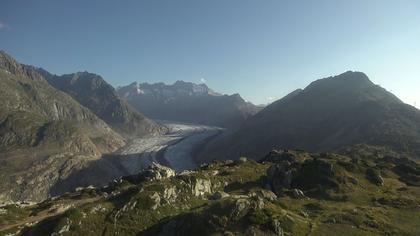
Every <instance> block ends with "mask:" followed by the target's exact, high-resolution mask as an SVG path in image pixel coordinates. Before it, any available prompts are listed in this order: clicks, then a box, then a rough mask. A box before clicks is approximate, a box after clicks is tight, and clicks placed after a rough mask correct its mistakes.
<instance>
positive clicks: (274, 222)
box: [271, 219, 284, 236]
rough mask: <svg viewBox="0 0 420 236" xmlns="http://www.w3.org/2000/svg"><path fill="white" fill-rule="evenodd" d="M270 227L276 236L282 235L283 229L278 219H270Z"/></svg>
mask: <svg viewBox="0 0 420 236" xmlns="http://www.w3.org/2000/svg"><path fill="white" fill-rule="evenodd" d="M271 227H272V229H273V231H274V232H275V233H276V235H277V236H284V231H283V228H282V227H281V223H280V221H279V220H277V219H273V220H272V221H271Z"/></svg>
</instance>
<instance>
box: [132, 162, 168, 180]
mask: <svg viewBox="0 0 420 236" xmlns="http://www.w3.org/2000/svg"><path fill="white" fill-rule="evenodd" d="M139 175H140V176H141V177H142V178H144V179H147V180H159V179H164V178H170V177H172V176H175V171H174V170H172V169H171V168H169V167H166V166H163V165H160V164H158V163H155V162H153V163H152V165H150V167H149V168H147V169H145V170H142V171H141V172H140V173H139Z"/></svg>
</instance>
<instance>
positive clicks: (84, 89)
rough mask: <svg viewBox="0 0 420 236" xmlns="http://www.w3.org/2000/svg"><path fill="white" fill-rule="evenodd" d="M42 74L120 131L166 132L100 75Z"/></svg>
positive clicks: (139, 133) (134, 133)
mask: <svg viewBox="0 0 420 236" xmlns="http://www.w3.org/2000/svg"><path fill="white" fill-rule="evenodd" d="M43 75H44V76H45V78H46V79H47V81H48V82H49V83H50V84H51V85H52V86H54V87H55V88H57V89H59V90H61V91H63V92H65V93H67V94H69V95H70V96H72V97H73V98H74V99H75V100H77V101H78V102H79V103H80V104H82V105H83V106H85V107H87V108H89V109H90V110H91V111H92V112H94V113H95V114H96V115H97V116H98V117H99V118H101V119H102V120H104V121H105V122H106V123H107V124H108V125H110V126H111V127H112V128H113V129H114V130H115V131H117V132H119V133H121V134H122V135H125V136H129V137H131V136H135V137H141V136H145V135H153V134H159V133H163V132H166V128H165V127H163V126H160V125H158V124H156V123H155V122H153V121H151V120H149V119H147V118H146V117H145V116H143V115H142V114H141V113H139V112H138V111H136V110H135V109H134V108H132V107H131V106H130V105H128V103H127V102H126V101H124V100H122V99H120V98H119V96H118V94H117V92H116V90H115V89H114V88H113V87H112V86H111V85H109V84H108V83H107V82H106V81H105V80H104V79H103V78H102V77H101V76H99V75H96V74H92V73H88V72H78V73H73V74H67V75H61V76H57V75H52V74H49V73H48V72H46V71H43Z"/></svg>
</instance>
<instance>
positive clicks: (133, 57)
mask: <svg viewBox="0 0 420 236" xmlns="http://www.w3.org/2000/svg"><path fill="white" fill-rule="evenodd" d="M0 6H1V7H0V49H2V50H5V51H6V52H7V53H9V54H10V55H11V56H13V57H15V58H16V59H17V60H19V61H20V62H22V63H25V64H31V65H35V66H39V67H42V68H44V69H46V70H48V71H50V72H52V73H56V74H65V73H72V72H77V71H85V70H86V71H89V72H92V73H96V74H99V75H101V76H103V77H104V78H105V80H107V81H108V82H109V83H110V84H112V85H113V86H115V87H117V86H123V85H127V84H130V83H132V82H134V81H137V82H149V83H156V82H164V83H167V84H172V83H173V82H175V81H176V80H184V81H189V82H195V83H201V82H205V83H206V84H207V85H208V86H209V87H210V88H212V89H214V90H215V91H217V92H221V93H224V94H233V93H239V94H240V95H241V96H242V97H243V98H244V99H246V100H248V101H251V102H252V103H254V104H266V103H269V102H271V101H273V100H275V99H279V98H281V97H283V96H285V95H286V94H288V93H289V92H291V91H293V90H295V89H298V88H304V87H306V86H307V85H308V84H309V83H310V82H312V81H314V80H317V79H321V78H325V77H329V76H334V75H338V74H341V73H343V72H345V71H348V70H352V71H361V72H364V73H366V74H367V75H368V76H369V78H370V79H371V80H372V82H374V83H375V84H379V85H380V86H382V87H384V88H385V89H387V90H388V91H391V92H392V93H394V94H395V95H396V96H398V97H399V98H400V99H402V100H403V101H404V102H406V103H407V104H410V105H415V104H417V105H416V106H417V107H419V106H420V105H419V104H420V94H419V93H418V90H419V88H420V67H419V66H418V64H419V62H420V53H419V52H420V44H419V43H418V42H420V27H418V25H419V23H420V15H419V14H418V12H420V2H418V1H399V2H394V1H379V0H376V1H369V2H366V1H362V0H359V1H352V2H351V3H350V2H337V1H331V0H330V1H317V2H316V3H315V2H313V1H300V2H298V3H296V2H293V3H291V2H283V1H264V2H257V1H228V2H227V1H211V2H197V1H181V2H173V1H153V2H149V1H147V2H146V1H127V2H124V4H118V3H116V2H112V1H90V2H88V3H87V2H84V1H71V2H56V1H51V0H50V1H41V2H27V1H20V0H18V1H11V0H6V1H2V3H0Z"/></svg>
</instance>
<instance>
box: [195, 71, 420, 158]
mask: <svg viewBox="0 0 420 236" xmlns="http://www.w3.org/2000/svg"><path fill="white" fill-rule="evenodd" d="M363 143H364V144H368V145H373V146H386V147H389V148H392V149H394V150H396V151H398V152H405V153H407V154H413V156H420V111H419V110H417V109H416V108H414V107H412V106H410V105H407V104H404V103H403V102H401V100H399V99H398V98H397V97H396V96H394V95H393V94H391V93H390V92H388V91H386V90H385V89H383V88H381V87H379V86H378V85H375V84H374V83H372V82H371V81H370V80H369V78H368V77H367V76H366V75H365V74H363V73H360V72H346V73H343V74H340V75H337V76H334V77H329V78H325V79H321V80H317V81H315V82H313V83H311V84H310V85H309V86H307V87H306V88H305V89H304V90H297V91H295V92H293V93H292V94H290V95H289V96H286V97H285V98H283V99H280V100H278V101H276V102H274V103H272V104H270V105H269V106H267V107H265V108H264V109H263V110H262V111H260V112H258V114H256V115H255V116H253V117H252V118H250V119H248V120H247V121H246V122H245V123H244V124H243V125H242V126H241V128H240V129H239V130H238V131H236V132H233V133H232V134H229V135H226V136H224V137H222V136H221V137H220V138H219V139H218V140H214V141H213V142H212V144H210V145H208V146H207V148H205V149H203V151H202V154H201V159H202V160H203V161H207V160H208V158H212V157H214V156H218V157H220V158H226V159H235V158H237V157H238V156H240V155H244V156H247V157H250V158H254V159H259V158H261V157H262V155H263V154H264V153H267V152H269V151H270V150H272V149H273V148H279V149H285V148H287V149H304V150H310V151H314V152H326V151H337V150H339V149H342V148H344V147H347V146H352V145H356V144H363Z"/></svg>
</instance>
